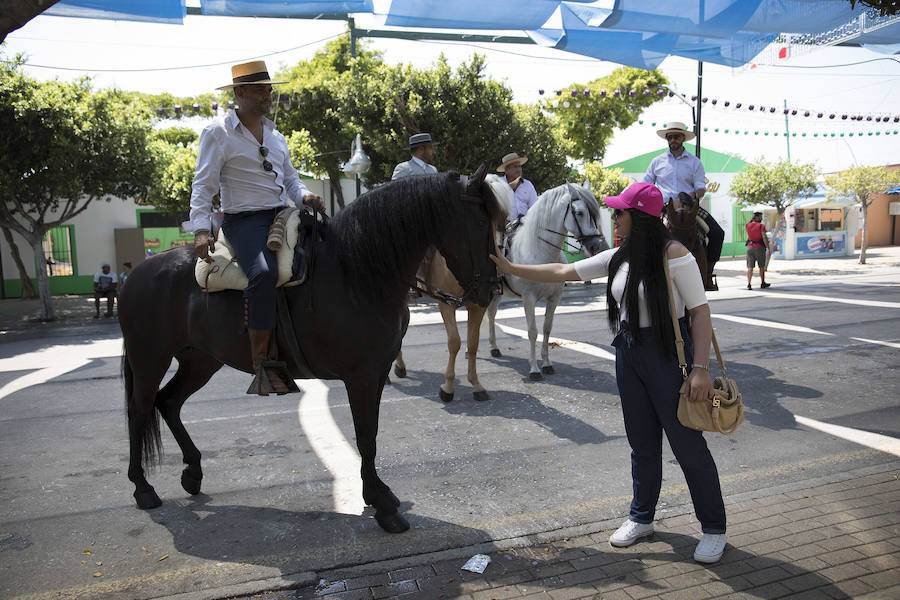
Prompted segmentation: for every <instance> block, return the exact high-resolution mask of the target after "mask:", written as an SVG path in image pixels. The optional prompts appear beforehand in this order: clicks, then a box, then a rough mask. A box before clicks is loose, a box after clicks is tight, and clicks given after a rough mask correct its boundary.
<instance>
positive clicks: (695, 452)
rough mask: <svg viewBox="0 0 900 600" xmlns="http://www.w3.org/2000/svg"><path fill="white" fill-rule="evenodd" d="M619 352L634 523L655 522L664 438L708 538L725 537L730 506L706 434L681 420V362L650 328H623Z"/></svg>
mask: <svg viewBox="0 0 900 600" xmlns="http://www.w3.org/2000/svg"><path fill="white" fill-rule="evenodd" d="M681 331H682V337H683V338H684V342H685V355H686V359H687V363H688V364H689V365H690V364H691V363H692V362H693V345H692V343H691V338H690V335H689V333H688V331H687V324H686V321H685V320H684V319H682V321H681ZM613 346H615V348H616V384H617V385H618V387H619V396H620V397H621V399H622V412H623V414H624V416H625V433H626V434H627V436H628V443H629V444H630V445H631V477H632V486H633V489H634V497H633V499H632V501H631V511H630V516H629V518H630V519H631V520H632V521H636V522H637V523H652V522H653V517H654V514H655V512H656V503H657V502H658V501H659V492H660V488H661V486H662V433H663V431H665V432H666V438H667V439H668V440H669V446H670V447H671V448H672V452H673V453H674V454H675V458H676V459H677V460H678V464H679V465H680V466H681V470H682V471H683V472H684V478H685V480H686V481H687V484H688V489H689V490H690V493H691V500H692V501H693V503H694V513H695V514H696V515H697V520H698V521H700V525H701V527H702V529H703V532H704V533H725V503H724V502H723V501H722V489H721V487H720V486H719V472H718V470H717V469H716V463H715V462H714V461H713V458H712V454H710V452H709V448H708V447H707V446H706V440H705V439H703V434H702V433H701V432H699V431H694V430H693V429H688V428H687V427H685V426H683V425H682V424H681V423H680V422H679V421H678V416H677V411H678V392H679V389H680V388H681V384H682V381H683V378H682V374H681V369H680V368H679V367H678V359H677V358H676V357H675V356H674V354H675V350H674V348H673V349H672V356H671V357H670V358H666V357H665V356H663V354H662V353H661V352H660V350H659V342H658V341H657V340H656V338H655V337H654V336H653V330H652V329H650V328H647V329H641V330H640V331H639V334H638V335H637V337H636V338H635V337H632V336H631V335H630V334H629V332H628V330H627V329H626V328H625V327H624V323H623V326H622V327H620V329H619V333H618V335H616V337H615V339H614V340H613Z"/></svg>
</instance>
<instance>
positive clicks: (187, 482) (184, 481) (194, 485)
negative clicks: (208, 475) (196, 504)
mask: <svg viewBox="0 0 900 600" xmlns="http://www.w3.org/2000/svg"><path fill="white" fill-rule="evenodd" d="M202 482H203V476H202V475H201V476H200V477H196V476H194V475H193V474H191V473H188V471H187V469H185V470H184V471H182V472H181V487H182V488H184V491H186V492H187V493H188V494H190V495H191V496H196V495H197V494H199V493H200V484H201V483H202Z"/></svg>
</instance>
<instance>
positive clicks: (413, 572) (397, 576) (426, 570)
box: [388, 565, 435, 581]
mask: <svg viewBox="0 0 900 600" xmlns="http://www.w3.org/2000/svg"><path fill="white" fill-rule="evenodd" d="M434 574H435V572H434V569H433V568H432V567H431V565H422V566H419V567H408V568H406V569H397V570H396V571H391V572H389V573H388V576H389V577H390V579H391V581H408V580H410V579H419V578H420V577H430V576H432V575H434Z"/></svg>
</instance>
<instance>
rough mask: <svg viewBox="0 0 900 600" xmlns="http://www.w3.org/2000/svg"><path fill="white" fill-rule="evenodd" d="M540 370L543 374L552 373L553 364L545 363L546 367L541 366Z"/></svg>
mask: <svg viewBox="0 0 900 600" xmlns="http://www.w3.org/2000/svg"><path fill="white" fill-rule="evenodd" d="M541 372H543V373H544V375H553V374H554V373H556V371H555V370H554V369H553V365H547V366H546V367H541Z"/></svg>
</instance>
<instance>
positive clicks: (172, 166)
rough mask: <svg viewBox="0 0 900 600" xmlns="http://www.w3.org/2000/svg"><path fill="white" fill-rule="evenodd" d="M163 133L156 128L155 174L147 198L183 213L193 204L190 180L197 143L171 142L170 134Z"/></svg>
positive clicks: (152, 149)
mask: <svg viewBox="0 0 900 600" xmlns="http://www.w3.org/2000/svg"><path fill="white" fill-rule="evenodd" d="M163 131H165V130H163ZM161 133H162V132H156V139H154V140H153V141H151V142H150V147H149V151H150V154H151V156H152V157H153V178H152V181H151V184H150V188H149V190H148V193H147V202H148V203H150V204H152V205H153V206H154V207H155V208H157V209H159V210H161V211H163V212H166V213H169V214H181V213H184V212H186V211H187V210H188V209H189V208H190V206H191V184H192V183H193V181H194V170H195V168H196V166H197V143H196V142H190V143H188V144H187V145H184V144H183V143H176V144H171V143H169V142H168V141H166V137H167V136H166V135H165V134H163V135H160V134H161ZM192 133H193V132H192ZM195 135H196V134H195ZM217 208H218V195H216V197H215V198H213V209H214V210H216V209H217Z"/></svg>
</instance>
